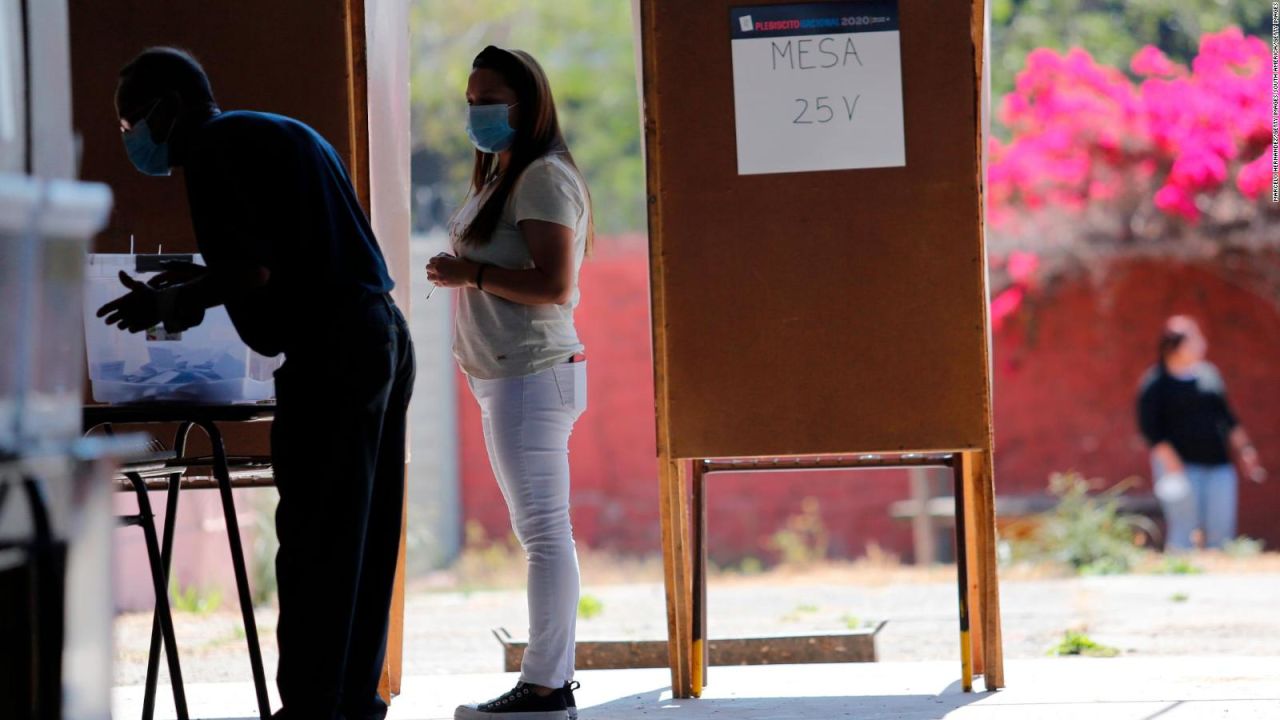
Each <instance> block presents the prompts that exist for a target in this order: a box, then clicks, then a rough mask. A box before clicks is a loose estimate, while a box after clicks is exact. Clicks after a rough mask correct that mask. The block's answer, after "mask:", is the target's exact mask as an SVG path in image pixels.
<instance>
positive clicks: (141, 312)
mask: <svg viewBox="0 0 1280 720" xmlns="http://www.w3.org/2000/svg"><path fill="white" fill-rule="evenodd" d="M193 267H198V266H193ZM202 271H203V269H202ZM120 283H121V284H122V285H124V286H125V287H126V288H129V293H128V294H126V295H123V296H121V297H118V298H116V299H115V300H112V301H111V302H109V303H107V304H106V305H103V306H102V307H100V308H98V313H97V315H98V317H105V318H106V323H107V324H108V325H115V326H116V327H118V328H120V329H121V330H128V331H129V332H131V333H136V332H141V331H143V330H147V329H149V328H153V327H155V326H156V325H159V324H160V323H164V327H165V329H166V330H168V331H169V332H182V331H183V330H186V329H187V328H190V327H194V326H196V325H199V324H200V322H201V321H202V320H204V308H202V307H198V306H195V307H189V306H188V305H187V304H184V303H183V302H182V295H181V292H180V289H179V288H177V287H170V286H168V285H166V286H165V287H164V289H160V290H157V289H156V288H154V287H152V286H150V285H148V284H147V283H143V282H139V281H138V280H135V279H133V278H131V277H129V275H128V274H127V273H125V272H124V271H123V270H121V271H120Z"/></svg>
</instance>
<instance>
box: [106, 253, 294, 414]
mask: <svg viewBox="0 0 1280 720" xmlns="http://www.w3.org/2000/svg"><path fill="white" fill-rule="evenodd" d="M168 260H179V261H188V262H195V263H197V264H203V261H202V259H201V257H200V256H199V255H123V254H97V255H90V256H89V261H88V268H87V278H86V286H85V313H84V315H85V340H86V347H87V350H88V358H89V381H90V384H91V386H92V389H93V399H94V401H95V402H100V403H109V404H124V403H145V402H182V403H199V404H204V405H231V404H236V403H252V402H261V401H264V400H271V399H272V398H274V397H275V382H274V380H273V377H272V374H273V373H274V372H275V370H276V368H278V367H280V364H281V363H282V362H283V360H284V357H283V356H277V357H275V358H267V357H264V356H262V355H259V354H258V353H256V352H254V351H252V350H250V349H249V347H248V346H247V345H245V344H244V341H242V340H241V339H240V336H239V335H238V334H237V333H236V329H235V327H234V326H232V324H231V318H230V317H229V316H228V315H227V311H226V308H223V307H221V306H219V307H216V308H210V309H208V310H207V311H205V315H204V321H203V322H202V323H200V324H199V325H197V326H195V327H193V328H189V329H187V330H184V331H182V332H181V333H166V332H165V331H164V328H163V327H156V328H152V329H150V330H147V331H143V332H139V333H129V332H125V331H123V330H120V329H118V328H116V327H115V326H112V325H107V324H106V323H105V322H103V320H102V319H101V318H98V317H96V316H95V314H96V312H97V309H98V308H99V307H101V306H102V305H103V304H105V303H107V302H110V301H111V300H114V299H115V298H117V297H119V296H121V295H123V294H124V293H125V292H126V290H125V288H124V286H123V285H121V284H120V279H119V275H120V271H122V270H123V271H124V272H126V273H128V274H129V275H131V276H133V277H134V278H136V279H138V280H141V281H144V282H145V281H147V280H149V279H150V278H152V277H154V276H155V275H156V274H157V273H158V272H159V271H160V270H161V264H162V263H163V262H165V261H168Z"/></svg>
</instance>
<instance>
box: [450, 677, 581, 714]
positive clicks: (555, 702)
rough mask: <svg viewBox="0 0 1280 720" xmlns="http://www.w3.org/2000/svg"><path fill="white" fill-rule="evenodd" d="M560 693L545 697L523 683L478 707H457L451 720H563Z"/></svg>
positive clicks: (562, 702) (562, 694) (563, 704)
mask: <svg viewBox="0 0 1280 720" xmlns="http://www.w3.org/2000/svg"><path fill="white" fill-rule="evenodd" d="M568 717H569V714H568V708H567V706H566V705H565V694H564V691H563V690H562V691H560V692H553V693H551V694H550V695H547V696H546V697H542V696H540V695H538V693H536V692H534V691H533V687H532V686H531V685H529V684H527V683H517V684H516V686H515V688H513V689H512V690H511V691H510V692H507V693H504V694H503V695H501V696H499V697H496V698H494V699H492V700H490V701H489V702H484V703H480V704H479V705H459V706H458V709H457V710H455V711H454V712H453V720H489V719H490V718H500V719H501V720H567V718H568Z"/></svg>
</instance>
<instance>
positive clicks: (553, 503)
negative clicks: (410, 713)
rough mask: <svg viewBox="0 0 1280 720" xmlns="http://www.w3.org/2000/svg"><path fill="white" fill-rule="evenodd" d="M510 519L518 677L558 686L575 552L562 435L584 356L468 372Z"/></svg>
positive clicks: (580, 383)
mask: <svg viewBox="0 0 1280 720" xmlns="http://www.w3.org/2000/svg"><path fill="white" fill-rule="evenodd" d="M468 384H469V385H470V386H471V392H472V394H474V395H475V397H476V400H477V401H478V402H479V403H480V414H481V418H482V420H483V422H484V439H485V446H486V447H487V448H488V450H489V463H490V464H491V465H492V466H493V474H494V475H495V476H496V477H497V478H498V487H500V488H501V489H502V496H503V497H504V498H505V499H506V501H507V510H508V511H510V513H511V527H512V528H513V529H514V530H515V533H516V538H517V539H519V540H520V544H521V545H522V546H523V547H524V551H525V557H526V558H527V559H528V561H529V647H528V648H527V649H526V650H525V653H524V662H523V664H522V665H521V668H520V670H521V673H520V679H521V680H522V681H523V682H527V683H532V684H534V685H542V686H544V687H550V688H558V687H561V686H562V685H564V684H565V683H566V682H568V681H569V680H570V679H572V678H573V651H574V641H575V636H576V632H577V620H578V552H577V548H576V546H575V545H574V542H573V526H572V525H571V524H570V522H569V435H570V433H572V432H573V423H574V421H576V420H577V419H578V417H579V416H580V415H582V412H583V410H585V409H586V407H587V367H586V363H585V362H576V363H561V364H559V365H556V366H555V367H552V368H548V369H546V370H543V371H541V372H536V373H533V374H532V375H524V376H522V377H514V378H501V379H498V380H480V379H478V378H468Z"/></svg>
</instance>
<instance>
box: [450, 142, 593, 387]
mask: <svg viewBox="0 0 1280 720" xmlns="http://www.w3.org/2000/svg"><path fill="white" fill-rule="evenodd" d="M487 197H488V191H487V190H486V191H484V192H481V193H479V194H476V195H473V196H472V197H471V198H470V199H469V200H468V201H467V203H466V205H464V206H463V208H462V210H461V211H459V212H458V214H457V215H456V216H455V218H454V220H453V222H452V223H451V225H450V228H449V234H450V236H451V240H452V244H453V253H454V255H457V256H458V257H461V258H465V259H467V260H471V261H473V262H479V263H485V264H488V265H496V266H498V267H501V268H506V269H508V270H527V269H530V268H533V267H534V262H533V257H532V256H531V255H530V253H529V245H528V243H526V242H525V239H524V237H523V236H522V235H521V234H520V227H519V223H520V222H521V221H523V220H542V221H545V222H552V223H556V224H557V225H563V226H565V227H567V228H571V229H572V230H573V231H574V233H573V289H572V291H571V295H570V298H569V301H568V302H566V303H565V304H563V305H524V304H521V303H516V302H511V301H510V300H504V299H503V298H500V297H498V296H496V295H491V294H489V293H487V292H484V291H482V290H477V289H475V288H463V289H462V290H461V291H460V292H459V293H458V311H457V314H456V315H455V316H454V335H453V354H454V357H455V358H456V359H457V361H458V365H459V367H461V368H462V371H463V372H465V373H466V374H467V375H470V376H471V377H475V378H479V379H482V380H494V379H497V378H507V377H518V376H521V375H530V374H532V373H536V372H540V371H542V370H545V369H547V368H549V367H552V366H554V365H556V364H558V363H561V362H564V361H565V360H567V359H568V358H570V357H572V356H573V355H574V354H575V353H578V352H581V351H582V349H583V346H582V343H581V342H579V340H578V331H577V329H576V328H575V327H574V324H573V311H574V308H576V307H577V306H578V271H579V269H581V267H582V258H583V256H584V254H585V252H586V246H587V225H588V212H587V211H588V208H587V192H586V187H585V186H584V185H583V183H582V179H581V177H580V176H579V175H578V172H577V170H575V169H574V167H573V166H572V165H570V164H569V163H568V161H567V160H565V159H564V158H563V157H562V156H561V155H560V154H558V153H552V154H549V155H545V156H543V157H541V158H538V159H537V160H535V161H533V162H532V163H530V164H529V167H527V168H526V169H525V171H524V173H523V174H521V175H520V178H519V179H518V180H516V183H515V186H514V187H513V188H512V190H511V194H510V196H509V197H508V199H507V204H506V207H505V208H504V209H503V211H502V215H501V217H500V218H499V220H498V225H497V227H496V228H495V229H494V232H493V236H492V237H491V238H490V240H489V242H488V243H486V244H484V245H476V244H464V243H463V242H462V241H461V235H462V231H463V230H464V229H466V227H467V225H468V224H469V223H470V222H471V220H472V219H473V218H474V217H475V215H476V213H477V212H478V211H479V209H480V206H481V204H482V203H483V201H484V199H485V198H487Z"/></svg>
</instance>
